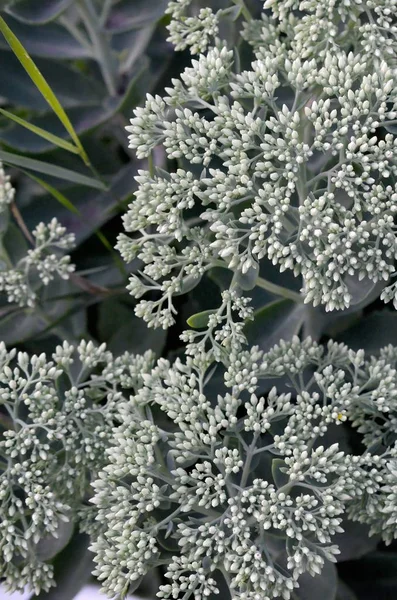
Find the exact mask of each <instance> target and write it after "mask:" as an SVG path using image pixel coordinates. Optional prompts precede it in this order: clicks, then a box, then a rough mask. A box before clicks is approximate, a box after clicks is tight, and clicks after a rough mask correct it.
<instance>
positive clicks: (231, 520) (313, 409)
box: [92, 338, 397, 600]
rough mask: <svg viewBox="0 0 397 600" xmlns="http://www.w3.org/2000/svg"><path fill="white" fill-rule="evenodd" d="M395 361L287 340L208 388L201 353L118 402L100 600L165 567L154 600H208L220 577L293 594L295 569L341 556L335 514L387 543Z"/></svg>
mask: <svg viewBox="0 0 397 600" xmlns="http://www.w3.org/2000/svg"><path fill="white" fill-rule="evenodd" d="M396 358H397V351H396V349H394V348H386V349H384V350H383V351H382V353H381V355H380V357H379V358H378V359H376V358H374V357H370V358H369V359H368V360H366V359H365V356H364V352H363V351H359V352H353V351H351V350H349V349H348V348H347V347H346V346H344V345H339V344H336V343H334V342H330V343H329V344H328V347H327V349H326V350H324V348H322V347H321V346H319V345H317V344H315V343H313V342H312V341H311V340H310V338H308V339H306V340H305V341H304V342H300V341H299V339H298V338H294V339H293V340H292V342H289V343H285V342H283V343H281V344H280V345H279V346H276V347H274V348H273V349H272V350H271V351H269V352H268V353H267V354H263V352H261V351H259V350H258V348H253V349H252V350H250V351H245V352H239V353H238V354H233V353H231V354H230V356H229V361H228V363H227V364H226V365H225V370H224V379H223V382H222V383H219V379H217V381H218V383H217V384H216V382H215V381H212V376H213V375H214V369H213V364H212V362H211V360H208V359H207V358H206V357H204V358H203V356H199V357H188V358H187V359H186V362H185V363H184V362H182V361H180V360H179V359H178V360H176V361H175V363H173V364H171V363H169V362H168V361H166V360H164V359H160V360H159V361H158V363H157V366H156V367H155V368H154V369H153V370H152V371H151V372H150V374H145V375H144V376H143V379H144V385H143V386H142V387H141V389H140V390H139V391H138V392H137V393H136V394H135V396H132V397H131V398H130V399H129V401H127V402H125V403H124V404H122V406H121V407H120V411H121V419H120V421H121V424H120V425H119V426H117V427H116V428H115V429H114V437H113V442H112V444H111V446H110V447H109V449H108V451H107V456H108V463H107V465H106V466H105V467H104V468H103V469H102V470H101V472H100V473H99V477H98V479H97V480H96V481H95V482H94V483H93V487H94V489H95V492H96V493H95V495H94V497H93V499H92V502H93V503H94V505H95V507H96V510H97V516H96V519H97V529H96V531H97V539H96V540H95V541H94V542H93V544H92V550H93V551H94V552H95V554H96V558H95V561H96V563H97V567H96V570H95V574H96V576H97V577H98V578H99V579H100V580H103V582H104V583H103V589H104V591H105V592H106V593H107V594H108V595H109V596H110V597H114V596H118V595H120V594H122V593H127V591H128V589H129V586H131V585H135V584H136V582H137V581H139V579H140V578H141V577H142V576H143V575H144V574H145V573H146V572H148V571H149V570H150V569H151V568H153V567H155V566H157V565H161V564H165V565H166V566H167V573H166V578H167V579H168V580H169V583H166V584H164V585H161V587H160V589H159V592H158V594H157V596H158V597H159V598H182V597H192V598H194V599H195V600H202V599H203V598H205V597H207V596H208V595H210V594H211V593H219V590H218V584H217V583H216V582H217V580H218V581H219V577H218V575H219V574H222V575H223V577H224V578H225V580H226V582H227V585H228V587H229V589H230V592H231V596H232V598H236V599H237V598H238V599H239V600H269V599H271V598H284V599H285V600H288V599H289V598H291V597H292V591H293V590H294V589H295V588H297V587H299V577H300V575H301V574H303V573H305V572H308V573H310V574H311V575H316V574H318V573H320V571H321V569H322V566H323V564H324V561H325V560H331V561H334V560H335V556H336V555H337V554H338V552H339V550H338V547H337V546H336V545H335V543H333V536H334V535H335V534H336V533H341V532H343V529H342V519H343V518H346V517H350V518H351V519H356V520H360V521H362V522H365V523H369V524H370V525H371V526H372V529H373V531H376V532H379V533H381V534H382V536H383V539H384V540H385V541H386V542H388V541H390V540H391V539H392V538H393V537H396V536H397V525H396V523H397V521H396V494H397V450H396V446H395V439H396V434H397V419H396V415H397V411H396V409H397V371H396V369H395V366H394V363H395V362H396ZM218 370H219V365H218ZM275 377H279V378H280V387H281V388H285V387H286V383H288V385H287V388H288V387H289V389H290V390H291V391H290V392H288V393H285V392H284V391H281V390H280V391H278V390H277V389H276V388H275V387H273V388H272V387H271V384H270V385H269V380H272V381H274V378H275ZM214 386H216V387H214ZM386 421H387V424H386ZM352 427H354V428H357V430H358V434H361V440H362V450H357V449H355V450H353V448H352V447H351V446H349V441H348V440H349V436H348V435H347V433H348V432H349V431H350V430H351V429H352ZM340 428H342V437H343V435H344V434H346V436H345V443H344V444H343V445H344V449H343V450H342V449H341V447H340V446H339V444H338V442H336V441H335V436H337V437H338V439H339V440H341V435H340V434H339V433H338V434H336V431H338V432H339V431H340ZM333 438H334V439H333ZM375 442H376V443H375ZM345 446H346V448H345ZM349 447H350V450H349Z"/></svg>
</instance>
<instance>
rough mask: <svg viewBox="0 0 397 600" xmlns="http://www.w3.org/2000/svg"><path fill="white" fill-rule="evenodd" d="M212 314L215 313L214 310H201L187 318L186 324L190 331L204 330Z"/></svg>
mask: <svg viewBox="0 0 397 600" xmlns="http://www.w3.org/2000/svg"><path fill="white" fill-rule="evenodd" d="M214 313H216V309H211V310H203V311H202V312H199V313H196V314H195V315H192V316H191V317H189V318H188V319H187V321H186V322H187V324H188V325H189V327H191V328H192V329H205V327H207V325H208V321H209V318H210V316H211V315H213V314H214Z"/></svg>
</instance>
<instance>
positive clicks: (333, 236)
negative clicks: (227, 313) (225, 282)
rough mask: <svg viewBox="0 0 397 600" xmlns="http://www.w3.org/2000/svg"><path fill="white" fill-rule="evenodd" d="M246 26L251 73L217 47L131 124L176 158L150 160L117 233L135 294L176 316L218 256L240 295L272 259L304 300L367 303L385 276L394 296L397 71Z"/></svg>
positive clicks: (142, 148) (152, 311)
mask: <svg viewBox="0 0 397 600" xmlns="http://www.w3.org/2000/svg"><path fill="white" fill-rule="evenodd" d="M279 4H280V6H281V5H282V4H283V3H279ZM279 4H277V6H278V5H279ZM285 4H286V5H290V4H291V6H292V5H293V6H295V4H296V3H295V2H294V3H291V2H289V3H285ZM303 4H305V5H306V4H307V5H309V4H310V5H311V4H313V5H314V4H318V3H308V2H307V3H303ZM320 4H321V6H322V5H323V4H324V3H320ZM330 4H335V3H330ZM363 4H365V3H363ZM337 6H341V4H340V3H337ZM280 10H281V9H280ZM335 10H337V9H336V8H335ZM338 14H339V13H338ZM376 14H377V13H376V11H375V16H374V17H373V18H375V17H376ZM342 17H343V15H342V16H340V18H342ZM379 18H380V17H379ZM290 21H291V22H290ZM290 21H288V23H289V26H288V28H286V30H285V37H286V39H287V40H289V42H291V43H292V41H294V40H295V38H296V36H298V34H299V32H298V31H297V30H298V24H297V23H295V21H294V19H291V20H290ZM250 27H251V29H255V27H253V26H250ZM265 30H267V29H266V25H264V26H263V31H265ZM246 33H247V38H248V39H251V41H252V43H253V44H254V51H255V57H254V60H253V62H252V64H251V66H250V68H249V69H248V70H245V71H242V72H238V71H239V67H238V61H237V63H236V64H234V56H235V54H233V52H232V51H231V50H228V49H227V48H226V47H221V46H220V45H219V46H215V47H212V48H210V49H209V50H208V51H207V53H206V54H201V55H200V56H199V57H198V58H197V59H194V60H193V61H192V65H191V67H189V68H187V69H185V71H184V72H183V73H182V75H181V78H180V79H178V80H173V82H172V87H171V88H167V90H166V91H167V96H166V97H164V98H160V97H158V96H156V97H152V96H148V98H147V102H146V105H145V107H143V108H138V109H137V110H136V112H135V117H134V118H133V119H132V120H131V125H130V126H129V127H127V130H128V131H129V133H130V137H129V140H130V147H131V148H134V149H136V151H137V155H138V157H139V158H144V157H147V156H149V155H150V153H151V152H152V150H153V148H155V147H156V146H157V145H159V144H162V145H163V147H164V149H165V152H166V154H167V156H168V159H169V160H173V161H176V163H177V165H178V168H177V169H176V170H175V171H174V172H171V173H169V174H168V173H165V172H164V171H162V170H160V169H155V170H154V171H153V170H152V171H150V172H148V171H140V173H139V176H138V177H137V181H138V183H139V189H138V191H137V193H136V197H135V200H134V201H133V202H132V203H131V205H130V206H129V210H128V212H127V214H126V216H125V219H124V224H125V230H126V231H127V232H128V233H132V234H133V237H132V238H129V237H127V236H126V235H122V236H120V239H119V243H118V248H119V250H120V251H121V253H122V255H123V256H124V258H125V259H126V260H131V259H132V258H134V257H135V256H138V257H139V258H140V259H141V260H142V261H143V263H144V264H143V269H142V273H140V274H138V275H134V276H133V277H132V279H131V284H130V291H131V293H132V295H134V296H135V297H136V298H140V297H142V296H143V295H144V294H145V293H147V292H149V293H151V294H152V296H153V297H155V298H156V297H157V298H159V299H157V300H151V299H150V300H146V299H145V300H142V301H141V303H140V304H138V308H137V314H139V316H142V317H143V318H144V319H145V320H146V321H147V322H148V323H149V324H150V325H152V326H163V327H168V326H169V325H170V324H172V323H173V321H174V313H175V309H174V308H173V304H172V297H173V296H175V295H180V294H183V293H185V292H186V291H190V290H191V289H192V288H193V287H194V286H195V285H197V284H198V283H199V281H200V279H201V278H202V276H203V275H204V274H205V273H206V272H208V271H209V270H210V269H211V268H212V267H215V266H216V267H225V268H227V269H229V270H231V271H232V272H233V273H234V277H233V280H232V290H233V291H235V292H236V293H239V291H240V292H241V291H242V290H246V289H250V288H252V287H254V286H255V284H256V282H257V281H259V280H258V276H259V272H260V271H261V273H262V274H263V273H265V272H266V261H271V262H272V263H273V264H274V265H278V267H279V269H280V271H284V270H286V269H289V270H292V272H293V273H294V275H295V276H297V277H300V278H301V280H302V294H303V296H304V298H305V301H306V302H310V303H312V304H313V305H318V304H322V305H324V306H325V308H326V310H334V309H337V310H343V309H345V308H347V307H349V306H350V305H352V304H355V303H358V302H359V301H360V300H361V299H362V298H363V297H364V296H365V294H366V293H367V292H368V290H371V289H372V288H373V287H374V286H375V285H378V286H379V289H380V291H381V289H382V287H383V288H385V289H384V292H383V296H382V297H383V299H384V300H386V301H388V300H391V299H392V300H393V301H394V303H395V304H396V306H397V284H393V282H392V283H391V284H390V285H389V286H388V287H385V285H386V282H388V281H389V279H390V277H392V276H394V275H395V273H396V270H395V260H396V258H397V236H396V227H395V215H396V212H397V183H396V177H397V170H396V158H397V137H396V135H395V133H396V124H397V93H396V89H397V81H396V71H395V69H393V68H392V67H391V66H390V61H388V62H386V61H384V60H381V59H379V60H377V62H376V63H374V57H373V55H371V59H369V58H368V57H367V55H366V54H365V53H361V54H360V53H359V52H356V53H352V52H347V51H344V50H343V49H337V48H336V47H335V48H333V47H332V48H331V47H330V48H329V51H327V53H326V54H325V56H324V58H323V59H322V60H319V58H318V56H317V57H316V58H311V57H310V56H309V57H308V58H303V57H297V58H293V57H294V51H293V50H291V49H290V48H289V47H288V44H287V42H285V43H284V42H283V44H284V45H282V47H279V48H276V47H275V46H274V45H273V44H272V40H273V38H274V39H277V35H276V34H274V36H273V33H272V30H271V28H270V30H269V32H268V33H269V37H270V42H269V40H266V39H265V37H264V35H265V34H264V33H263V32H262V33H261V34H260V36H259V41H258V39H257V37H258V36H256V37H255V36H254V35H253V34H252V31H251V34H252V35H251V38H250V35H249V33H250V32H249V31H248V30H247V32H246ZM262 38H263V40H262ZM267 42H269V43H267ZM353 46H354V44H353ZM393 48H394V46H393ZM268 264H269V263H268ZM262 287H266V285H265V284H264V283H263V280H262ZM288 291H290V290H288ZM156 294H157V296H156Z"/></svg>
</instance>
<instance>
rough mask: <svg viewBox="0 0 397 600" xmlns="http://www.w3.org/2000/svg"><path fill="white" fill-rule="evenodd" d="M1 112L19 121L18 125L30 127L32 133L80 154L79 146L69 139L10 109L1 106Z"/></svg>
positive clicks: (12, 119) (16, 121)
mask: <svg viewBox="0 0 397 600" xmlns="http://www.w3.org/2000/svg"><path fill="white" fill-rule="evenodd" d="M0 113H1V114H2V115H4V116H5V117H7V118H8V119H10V120H11V121H14V122H15V123H18V125H21V126H22V127H25V128H26V129H29V131H31V132H32V133H35V134H36V135H38V136H40V137H42V138H44V139H45V140H47V141H48V142H51V144H54V145H55V146H58V147H59V148H63V149H64V150H67V151H68V152H73V154H80V150H79V148H77V146H75V145H74V144H71V143H70V142H68V141H67V140H63V139H62V138H60V137H58V136H57V135H54V134H53V133H50V132H49V131H46V130H45V129H42V128H41V127H37V125H33V124H32V123H29V121H25V119H21V117H18V116H17V115H14V114H13V113H10V112H8V110H4V108H0Z"/></svg>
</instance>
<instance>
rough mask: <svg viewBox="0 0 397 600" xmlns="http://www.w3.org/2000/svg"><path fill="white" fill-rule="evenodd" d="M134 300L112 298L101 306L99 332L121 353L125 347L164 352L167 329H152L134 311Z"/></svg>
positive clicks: (105, 340)
mask: <svg viewBox="0 0 397 600" xmlns="http://www.w3.org/2000/svg"><path fill="white" fill-rule="evenodd" d="M134 307H135V304H134V302H133V301H132V299H131V300H130V299H129V298H128V297H127V298H121V299H119V298H109V299H108V300H105V301H104V302H101V304H100V305H99V307H98V334H99V339H100V341H101V342H106V344H107V347H108V348H109V350H111V351H112V352H114V354H117V355H120V354H122V353H123V352H125V351H127V350H128V351H129V352H135V353H136V354H142V353H144V352H145V351H146V350H153V352H155V353H156V355H157V356H161V353H162V351H163V348H164V346H165V342H166V337H167V332H166V331H164V329H149V328H148V327H147V325H146V323H145V322H144V321H143V320H142V319H138V317H136V316H135V314H134Z"/></svg>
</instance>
